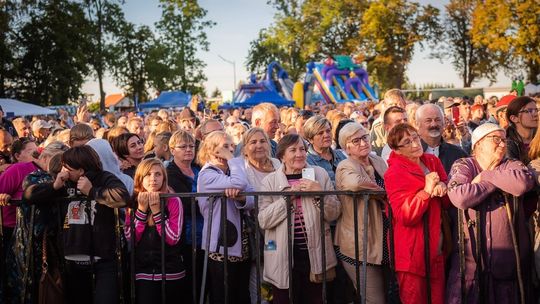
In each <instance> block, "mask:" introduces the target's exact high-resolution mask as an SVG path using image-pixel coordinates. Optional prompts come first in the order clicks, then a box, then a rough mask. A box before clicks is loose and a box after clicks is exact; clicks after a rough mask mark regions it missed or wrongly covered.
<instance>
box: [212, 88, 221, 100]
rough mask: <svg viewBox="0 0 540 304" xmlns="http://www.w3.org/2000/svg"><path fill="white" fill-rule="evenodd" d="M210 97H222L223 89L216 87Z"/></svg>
mask: <svg viewBox="0 0 540 304" xmlns="http://www.w3.org/2000/svg"><path fill="white" fill-rule="evenodd" d="M210 97H212V98H216V97H221V91H220V90H219V88H218V87H216V89H215V90H214V91H213V92H212V94H211V95H210Z"/></svg>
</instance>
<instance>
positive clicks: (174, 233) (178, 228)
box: [153, 197, 184, 246]
mask: <svg viewBox="0 0 540 304" xmlns="http://www.w3.org/2000/svg"><path fill="white" fill-rule="evenodd" d="M167 211H168V214H169V216H168V218H167V219H166V220H165V242H167V244H169V245H171V246H172V245H176V244H177V243H178V242H179V241H180V236H181V235H182V225H183V218H184V210H183V208H182V203H181V202H180V198H178V197H171V198H169V200H168V201H167ZM153 218H154V222H155V223H156V228H157V232H158V234H159V235H160V236H161V219H162V216H161V214H160V213H158V214H155V215H153Z"/></svg>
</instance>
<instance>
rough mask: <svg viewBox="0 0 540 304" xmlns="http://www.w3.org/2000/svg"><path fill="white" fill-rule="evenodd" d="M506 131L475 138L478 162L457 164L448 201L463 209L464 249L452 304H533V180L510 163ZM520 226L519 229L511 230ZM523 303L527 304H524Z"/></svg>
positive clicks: (480, 132)
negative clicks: (526, 201)
mask: <svg viewBox="0 0 540 304" xmlns="http://www.w3.org/2000/svg"><path fill="white" fill-rule="evenodd" d="M506 148H507V146H506V134H505V131H504V129H502V128H500V127H499V126H497V125H495V124H491V123H485V124H483V125H480V126H479V127H478V128H476V129H475V130H474V132H473V134H472V149H473V153H472V155H473V156H472V157H470V158H462V159H460V160H458V161H456V162H455V163H454V165H453V166H452V170H451V171H450V182H449V184H448V187H449V188H448V196H449V197H450V200H451V201H452V203H453V204H454V205H455V206H456V207H457V208H459V209H458V212H459V213H458V218H459V219H458V223H461V225H462V226H461V227H458V229H459V230H458V231H459V233H458V237H459V242H460V243H461V245H460V246H459V248H458V249H459V250H455V251H454V252H453V254H452V259H451V268H450V275H449V278H448V288H447V302H448V303H480V302H484V303H524V302H523V300H525V302H526V303H530V301H531V294H530V292H531V290H530V287H531V284H532V283H531V282H530V280H529V277H530V267H531V266H532V265H531V263H530V241H529V238H528V232H527V227H526V224H525V223H526V221H525V217H524V211H525V210H524V208H523V204H522V202H523V200H522V197H521V196H522V195H523V194H524V193H525V192H527V191H528V190H530V189H532V187H533V186H534V179H533V174H532V173H531V172H530V171H529V170H528V169H527V168H526V167H525V166H524V165H523V163H522V162H520V161H517V160H510V159H506V158H505V154H506ZM510 223H514V224H510ZM520 298H521V300H520Z"/></svg>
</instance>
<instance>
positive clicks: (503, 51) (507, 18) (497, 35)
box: [471, 0, 540, 82]
mask: <svg viewBox="0 0 540 304" xmlns="http://www.w3.org/2000/svg"><path fill="white" fill-rule="evenodd" d="M471 33H472V39H473V42H474V43H476V44H478V45H480V46H483V47H486V48H487V49H488V50H489V52H490V53H492V54H494V56H496V57H497V59H498V61H499V62H500V63H501V64H502V65H504V66H505V67H506V68H507V70H508V71H509V72H510V73H512V74H513V75H519V74H521V73H520V69H523V70H527V79H528V80H529V81H531V82H537V81H540V79H538V78H537V75H539V74H540V5H539V3H538V0H484V1H478V4H477V6H476V8H475V10H474V12H473V25H472V29H471Z"/></svg>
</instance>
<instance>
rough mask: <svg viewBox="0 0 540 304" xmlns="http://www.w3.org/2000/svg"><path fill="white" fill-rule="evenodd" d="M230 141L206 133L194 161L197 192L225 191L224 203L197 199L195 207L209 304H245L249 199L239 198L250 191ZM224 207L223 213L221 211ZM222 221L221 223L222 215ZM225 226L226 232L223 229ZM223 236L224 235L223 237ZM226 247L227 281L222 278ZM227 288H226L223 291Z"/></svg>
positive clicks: (224, 136)
mask: <svg viewBox="0 0 540 304" xmlns="http://www.w3.org/2000/svg"><path fill="white" fill-rule="evenodd" d="M233 152H234V145H233V143H232V139H231V137H230V136H229V135H227V134H226V133H225V132H223V131H214V132H212V133H210V134H209V135H208V136H207V137H206V138H205V140H204V141H203V142H202V144H201V147H200V150H199V153H198V156H197V157H198V161H199V164H201V165H202V166H203V167H202V169H201V171H200V172H199V178H198V180H197V188H198V189H197V190H198V192H217V193H219V194H220V195H222V193H223V192H225V196H226V198H224V199H225V204H222V200H221V197H220V196H217V197H200V198H199V207H200V210H201V213H202V215H203V217H204V228H203V235H202V245H203V249H205V250H206V252H207V254H208V257H207V265H208V280H207V281H205V280H204V278H203V284H204V282H208V284H209V285H210V286H209V288H208V290H209V292H210V302H211V303H213V304H216V303H224V301H225V295H228V302H229V303H239V304H243V303H249V302H250V299H249V290H248V288H247V286H249V269H250V261H249V237H248V231H247V227H246V223H245V219H244V218H245V217H246V212H247V211H249V210H250V209H252V208H253V206H254V204H253V197H245V196H239V195H238V194H239V193H240V192H241V191H248V190H250V189H251V188H250V187H249V184H248V182H247V179H246V177H245V175H244V174H243V171H242V166H243V163H242V162H241V161H240V160H238V159H233ZM223 206H225V207H226V210H222V207H223ZM225 212H226V222H222V216H225V214H224V213H225ZM225 225H226V229H224V227H225ZM224 234H225V235H224ZM224 245H226V248H227V256H228V262H227V272H228V273H227V280H226V281H225V276H224V266H225V265H224V261H225V250H224V249H225V248H224ZM225 287H227V289H225Z"/></svg>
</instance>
